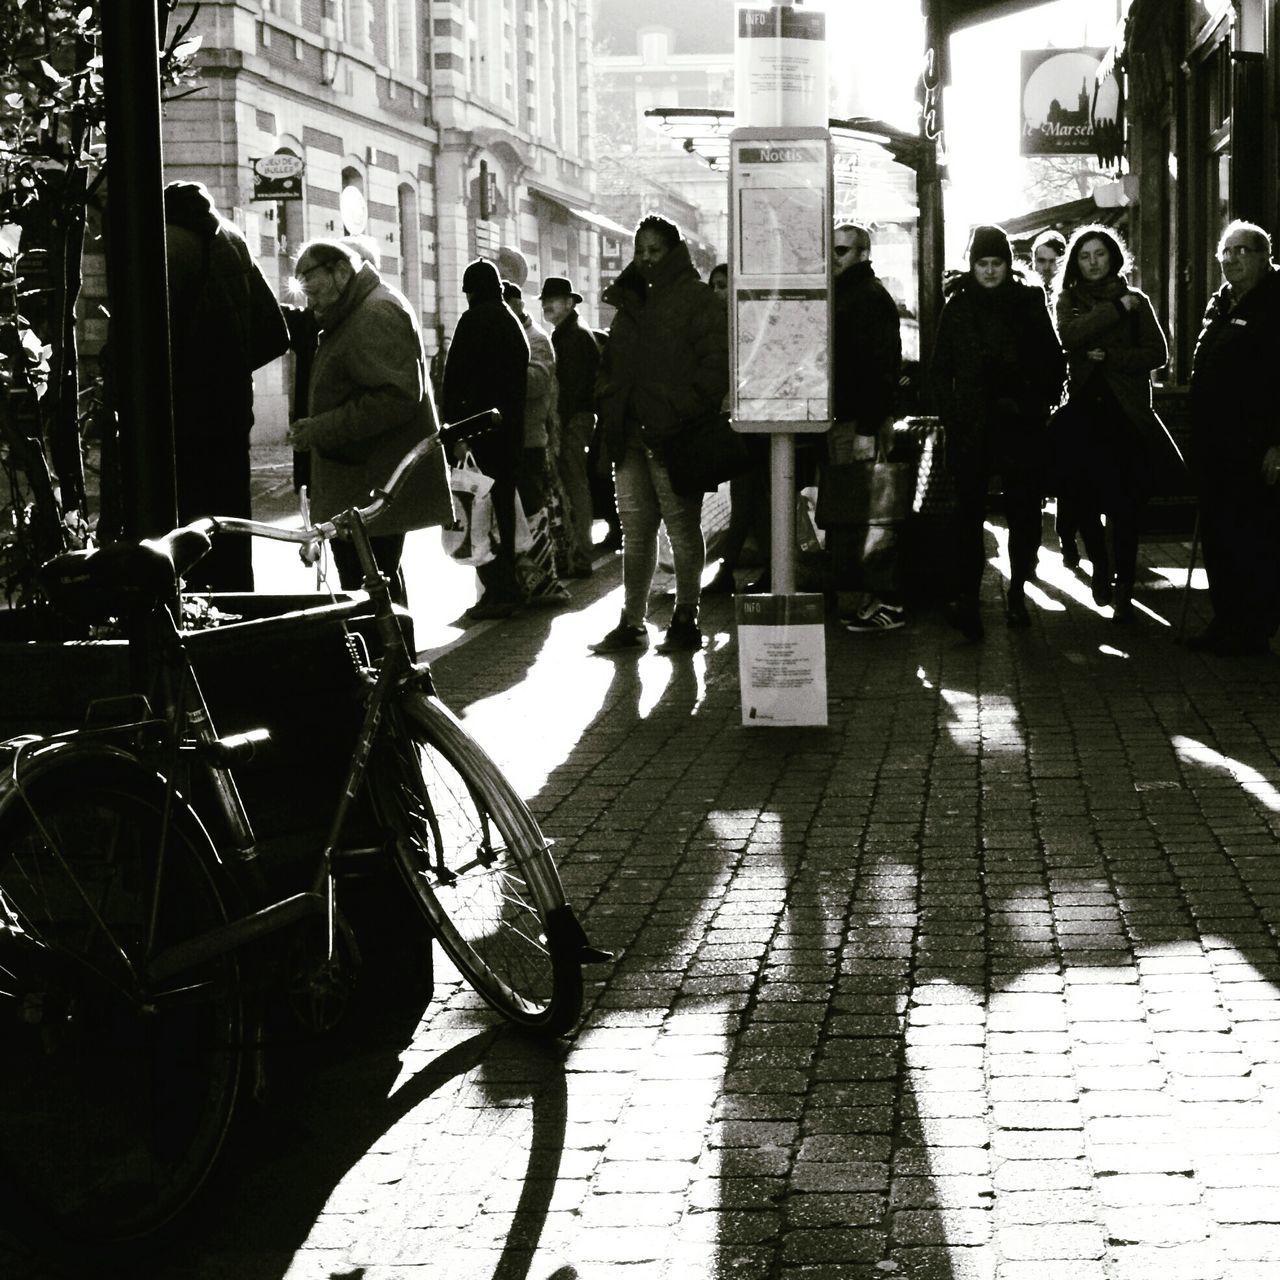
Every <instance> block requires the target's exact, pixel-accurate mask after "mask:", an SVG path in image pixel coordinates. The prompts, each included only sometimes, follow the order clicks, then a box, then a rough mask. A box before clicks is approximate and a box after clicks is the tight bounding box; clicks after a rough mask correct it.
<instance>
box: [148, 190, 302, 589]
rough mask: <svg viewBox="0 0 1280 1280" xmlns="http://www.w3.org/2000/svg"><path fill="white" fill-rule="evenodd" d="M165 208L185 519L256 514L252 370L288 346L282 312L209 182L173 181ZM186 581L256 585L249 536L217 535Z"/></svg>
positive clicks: (179, 495) (179, 488) (177, 450)
mask: <svg viewBox="0 0 1280 1280" xmlns="http://www.w3.org/2000/svg"><path fill="white" fill-rule="evenodd" d="M164 209H165V252H166V255H167V258H168V283H169V342H170V355H171V369H172V374H173V384H172V386H173V426H174V442H173V444H174V465H175V472H176V480H177V498H178V518H179V519H180V520H184V521H185V520H192V519H196V518H197V517H200V516H208V515H224V516H249V515H250V514H252V512H251V506H252V501H251V495H250V485H249V471H250V466H249V435H250V432H251V430H252V427H253V371H254V370H255V369H260V368H261V367H262V366H263V365H265V364H267V363H268V362H269V361H271V360H274V359H275V358H276V357H277V356H281V355H283V354H284V352H285V349H286V347H287V346H288V333H287V331H286V329H285V323H284V317H283V316H282V315H281V312H280V306H279V304H278V303H277V302H276V299H275V295H274V294H273V293H272V291H271V286H270V285H269V284H268V283H267V281H266V279H265V277H264V276H263V274H262V272H261V270H260V269H259V267H258V264H257V263H256V262H255V261H254V260H253V256H252V254H251V253H250V252H249V246H248V245H247V244H246V243H245V240H244V237H243V236H242V235H241V234H240V232H239V231H238V230H237V228H236V226H235V224H234V223H231V222H229V221H227V220H226V219H225V218H222V217H220V216H219V215H218V212H217V210H216V209H215V208H214V206H213V201H212V200H211V199H210V197H209V193H208V191H207V190H206V189H205V188H204V186H203V185H201V184H200V183H195V182H172V183H170V184H169V185H168V186H167V187H166V188H165V192H164ZM188 583H189V584H190V585H191V586H193V587H195V586H200V587H203V588H206V589H212V590H222V591H252V590H253V563H252V548H251V546H250V542H249V539H248V538H224V539H220V540H219V542H218V543H217V544H215V546H214V549H213V551H212V552H211V553H210V555H208V556H207V557H206V558H205V560H204V561H203V562H202V563H201V564H200V565H199V566H197V568H196V571H195V573H194V574H193V575H191V576H189V578H188Z"/></svg>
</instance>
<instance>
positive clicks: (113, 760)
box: [0, 734, 223, 864]
mask: <svg viewBox="0 0 1280 1280" xmlns="http://www.w3.org/2000/svg"><path fill="white" fill-rule="evenodd" d="M102 768H113V769H117V770H119V771H120V774H121V776H122V777H126V776H127V777H128V779H129V781H131V782H133V783H134V784H135V785H139V786H144V787H147V788H151V789H154V790H155V791H156V792H157V793H158V794H161V795H162V794H163V792H164V790H165V789H166V788H167V787H168V786H169V785H170V784H169V782H168V779H166V778H165V776H164V775H163V774H162V773H160V772H159V771H158V770H157V769H156V768H155V766H154V765H151V764H148V763H147V762H146V761H145V760H144V759H142V757H141V756H139V755H137V754H136V753H135V752H133V751H130V750H129V749H127V748H126V747H122V746H119V745H118V744H115V743H110V742H103V741H86V740H85V739H83V738H81V739H77V738H74V737H72V738H41V737H38V736H36V735H34V734H28V735H25V736H24V737H21V738H11V739H9V741H7V742H0V819H2V818H3V817H4V815H5V814H6V813H8V811H9V810H10V809H11V808H12V807H13V806H14V805H17V804H25V803H26V801H25V796H24V792H25V789H26V788H27V787H28V786H30V785H32V784H34V783H37V782H39V781H40V780H41V779H42V778H43V777H44V776H45V775H46V774H48V773H51V772H54V771H58V772H63V771H65V773H66V775H67V776H66V778H65V779H61V780H60V785H62V786H65V787H74V786H75V782H74V778H73V777H72V773H73V771H74V770H77V769H102ZM172 821H173V822H175V823H179V822H180V823H183V824H189V830H188V832H187V835H188V838H189V839H190V840H191V841H192V843H193V844H196V845H198V846H199V847H200V848H202V849H203V850H204V851H205V852H206V853H207V854H208V856H209V857H210V858H212V859H213V861H214V862H215V863H217V864H221V863H222V862H223V859H222V858H221V856H220V855H219V853H218V850H217V846H216V845H215V844H214V842H213V840H212V838H211V837H210V835H209V831H208V828H207V827H206V826H205V824H204V823H203V822H202V821H201V819H200V815H199V814H198V813H196V811H195V810H194V809H193V808H192V807H191V805H190V803H189V802H188V801H187V798H186V796H185V795H183V793H182V792H181V791H179V790H178V788H177V787H174V788H173V808H172Z"/></svg>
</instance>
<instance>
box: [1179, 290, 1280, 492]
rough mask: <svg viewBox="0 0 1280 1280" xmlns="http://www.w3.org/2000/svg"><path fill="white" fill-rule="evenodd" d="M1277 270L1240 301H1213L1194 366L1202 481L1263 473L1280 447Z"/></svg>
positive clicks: (1195, 452) (1196, 457)
mask: <svg viewBox="0 0 1280 1280" xmlns="http://www.w3.org/2000/svg"><path fill="white" fill-rule="evenodd" d="M1278 406H1280V270H1277V269H1276V268H1275V267H1272V269H1271V271H1270V272H1269V273H1268V274H1267V275H1265V276H1264V277H1263V278H1262V280H1261V281H1259V282H1258V284H1256V285H1254V287H1253V288H1252V289H1250V290H1249V292H1248V293H1246V294H1245V296H1244V298H1243V299H1242V300H1241V302H1240V303H1239V304H1238V305H1236V306H1234V307H1233V306H1232V305H1231V290H1230V288H1228V287H1227V286H1226V285H1223V287H1222V288H1221V289H1219V290H1218V292H1217V293H1216V294H1214V296H1213V297H1212V298H1211V299H1210V300H1209V305H1208V307H1207V308H1206V310H1205V313H1204V322H1203V324H1202V326H1201V329H1200V336H1199V338H1198V339H1197V340H1196V350H1195V355H1194V357H1193V358H1192V362H1191V453H1192V461H1193V463H1194V465H1195V469H1196V472H1197V474H1198V475H1200V476H1201V477H1204V478H1208V477H1211V476H1216V475H1219V474H1224V473H1225V474H1231V473H1235V472H1238V470H1239V469H1240V468H1245V469H1258V468H1260V467H1261V465H1262V455H1263V454H1264V453H1265V452H1266V451H1267V449H1269V448H1271V447H1272V446H1273V445H1280V407H1278Z"/></svg>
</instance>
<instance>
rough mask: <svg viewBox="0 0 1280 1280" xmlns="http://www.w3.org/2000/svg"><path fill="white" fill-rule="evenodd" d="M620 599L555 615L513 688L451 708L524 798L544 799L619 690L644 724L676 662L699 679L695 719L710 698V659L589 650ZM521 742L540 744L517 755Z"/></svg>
mask: <svg viewBox="0 0 1280 1280" xmlns="http://www.w3.org/2000/svg"><path fill="white" fill-rule="evenodd" d="M620 597H621V589H618V590H616V591H611V592H610V593H609V594H608V595H606V596H604V597H603V598H602V599H600V600H597V601H596V602H595V603H594V604H592V605H590V606H589V607H588V608H585V609H578V610H573V611H571V612H566V613H561V614H557V615H554V616H552V617H551V618H550V625H549V628H548V632H547V638H546V641H545V643H544V644H543V646H542V648H541V650H540V651H539V653H538V656H537V658H536V659H535V660H534V662H533V664H532V665H531V666H530V667H529V668H528V669H527V670H522V671H515V670H513V672H512V675H513V677H514V679H513V683H512V684H511V685H510V687H508V688H507V689H505V690H503V692H501V693H498V694H494V695H493V696H491V697H488V698H482V699H480V700H478V701H476V702H473V703H470V704H468V705H463V704H462V703H460V702H453V703H451V704H450V705H451V706H453V709H454V711H455V712H457V713H458V714H459V715H460V716H462V717H463V719H465V721H466V724H467V728H468V729H469V730H470V732H471V733H473V734H474V735H475V737H476V738H477V739H478V740H479V741H480V742H481V743H482V744H483V745H484V746H485V747H486V748H487V749H488V750H489V751H491V752H492V753H493V754H494V755H496V756H498V757H499V759H500V760H501V763H502V766H503V769H504V770H505V771H506V772H507V774H508V776H509V777H510V778H511V781H512V783H513V784H514V785H515V788H516V790H517V791H519V792H520V793H521V794H522V795H524V796H528V797H532V796H536V795H537V794H538V793H539V792H540V791H541V790H542V788H543V787H544V786H545V785H546V782H547V779H548V778H549V777H550V776H551V774H552V773H554V772H555V770H556V769H558V768H559V767H560V766H561V765H563V764H564V763H565V761H566V760H568V759H569V757H570V756H571V755H572V753H573V751H574V749H575V748H576V747H578V746H579V745H580V743H581V742H582V738H583V735H584V733H585V732H586V730H587V728H588V726H589V725H591V723H592V722H593V721H594V720H596V719H598V718H599V717H600V715H601V714H602V713H605V711H606V706H607V704H608V701H609V692H610V690H611V689H612V688H613V687H614V686H615V685H618V686H619V688H625V689H626V693H625V694H624V695H623V696H627V697H629V698H633V699H634V701H633V702H632V703H631V705H630V707H629V708H627V707H622V708H619V711H618V714H619V715H620V716H621V717H623V718H626V717H629V716H635V717H636V718H638V719H640V720H644V719H646V718H647V717H648V716H649V715H650V714H652V712H653V710H654V708H655V707H656V706H657V705H658V703H659V702H660V701H661V699H662V697H663V695H664V694H665V693H666V692H667V690H668V688H669V686H670V685H671V684H672V681H673V679H674V676H675V673H676V665H675V664H676V662H679V661H687V662H689V663H690V666H691V668H692V672H693V676H694V681H695V694H694V701H693V705H692V707H691V708H690V714H693V712H694V711H695V710H696V709H697V708H698V707H699V706H701V704H702V702H703V700H704V699H705V697H706V658H705V657H704V656H703V655H693V656H692V657H691V658H688V657H685V658H676V659H672V658H670V657H666V656H664V655H662V654H660V653H656V652H654V650H653V648H650V649H649V650H648V652H646V653H644V654H642V655H640V656H639V657H632V656H629V655H626V654H622V655H618V656H614V657H608V656H600V655H593V654H591V653H590V652H589V650H588V647H587V646H588V645H590V644H592V643H593V642H594V641H596V640H599V639H600V637H601V636H602V635H604V634H605V632H607V631H608V630H609V629H610V628H611V627H612V626H613V625H614V623H615V622H616V621H617V619H618V605H619V600H620ZM660 616H661V615H660ZM650 631H651V635H652V637H653V639H654V641H655V642H656V640H657V639H658V637H659V636H660V634H661V633H660V631H658V629H657V628H654V627H652V626H651V628H650ZM629 670H634V672H635V673H636V676H637V677H638V679H636V680H635V681H632V680H630V679H629V678H624V677H627V676H628V672H629ZM566 671H571V672H573V677H572V679H566V676H565V673H566ZM446 700H448V697H447V691H446ZM513 742H525V743H528V742H536V743H537V744H538V747H537V750H536V751H529V750H513V749H512V747H511V744H512V743H513Z"/></svg>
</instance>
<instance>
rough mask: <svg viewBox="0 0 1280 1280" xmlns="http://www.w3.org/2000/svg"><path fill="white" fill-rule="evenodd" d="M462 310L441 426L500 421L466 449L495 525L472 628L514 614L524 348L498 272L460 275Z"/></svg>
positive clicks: (479, 263)
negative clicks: (483, 418)
mask: <svg viewBox="0 0 1280 1280" xmlns="http://www.w3.org/2000/svg"><path fill="white" fill-rule="evenodd" d="M462 291H463V293H464V294H465V295H466V298H467V309H466V311H464V312H463V314H462V317H461V318H460V319H459V321H458V327H457V328H456V329H455V330H454V331H453V341H452V342H451V343H450V344H449V352H448V355H447V356H446V357H445V364H444V384H443V388H442V393H441V398H442V399H443V401H444V416H445V420H446V421H448V422H458V421H459V420H460V419H462V418H467V417H470V416H471V415H472V414H473V413H480V412H482V411H484V410H486V409H497V410H498V411H499V412H500V413H501V414H502V425H501V426H500V427H499V428H498V429H497V430H496V431H491V432H489V433H487V434H486V435H483V436H481V437H479V438H477V439H475V440H473V441H472V442H471V452H472V455H473V456H474V457H475V460H476V462H477V464H478V465H479V467H480V469H481V471H483V472H484V473H485V475H487V476H491V477H492V478H493V489H492V490H491V491H490V496H491V497H492V500H493V509H494V514H495V516H496V517H497V522H498V546H497V548H496V549H495V555H494V558H493V560H492V561H491V562H490V563H489V564H486V565H481V566H480V568H479V569H478V570H477V572H478V574H479V577H480V584H481V586H482V588H483V591H482V594H481V596H480V599H479V600H478V601H477V602H476V603H475V604H474V605H473V606H472V607H471V608H470V609H468V610H467V617H469V618H471V619H473V620H476V621H478V620H480V619H484V618H508V617H510V616H511V615H512V614H513V613H515V612H516V610H517V609H518V608H519V607H520V604H521V595H520V586H519V583H518V581H517V579H516V570H515V563H516V560H515V528H516V517H515V493H516V478H517V476H518V474H519V470H520V457H521V453H522V451H523V449H524V417H525V412H524V411H525V396H526V385H527V380H528V371H529V342H528V339H527V338H526V337H525V336H524V329H523V328H522V326H521V324H520V321H519V320H517V319H516V316H515V313H514V312H513V311H512V310H511V308H510V307H508V306H507V304H506V303H505V302H503V300H502V278H501V276H499V275H498V268H497V267H495V266H494V265H493V263H492V262H489V261H487V260H485V259H484V258H477V259H476V260H475V261H474V262H472V263H471V264H470V265H469V266H468V267H467V269H466V271H465V272H463V275H462Z"/></svg>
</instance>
